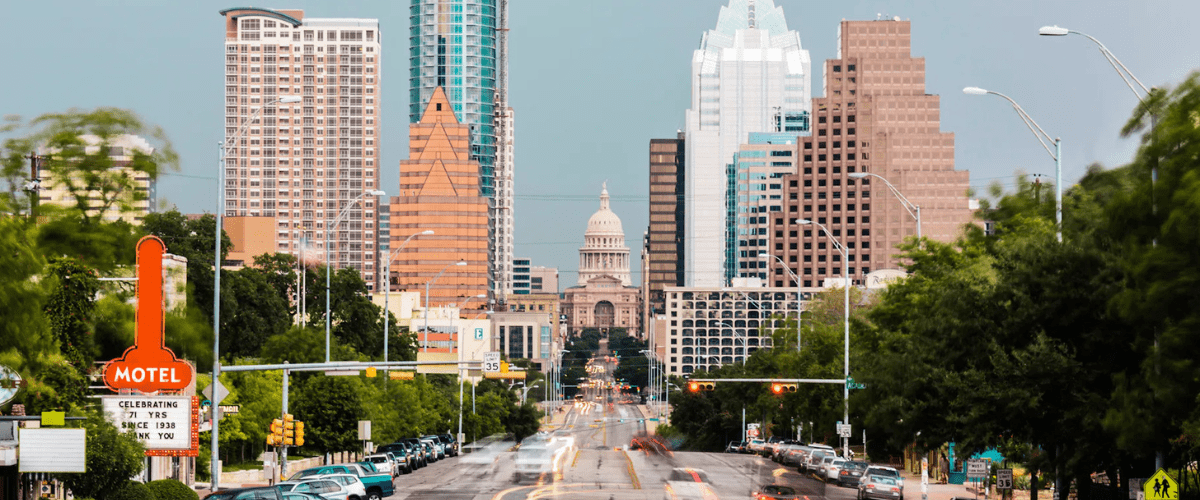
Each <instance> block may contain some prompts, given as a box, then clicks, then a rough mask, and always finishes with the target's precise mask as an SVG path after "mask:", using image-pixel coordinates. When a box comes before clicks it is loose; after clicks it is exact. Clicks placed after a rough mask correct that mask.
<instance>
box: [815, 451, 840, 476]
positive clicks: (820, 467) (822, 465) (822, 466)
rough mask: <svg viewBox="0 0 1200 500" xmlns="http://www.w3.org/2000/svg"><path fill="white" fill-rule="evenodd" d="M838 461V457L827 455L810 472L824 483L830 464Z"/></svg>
mask: <svg viewBox="0 0 1200 500" xmlns="http://www.w3.org/2000/svg"><path fill="white" fill-rule="evenodd" d="M837 459H838V456H837V455H832V454H830V455H825V456H823V457H821V461H820V462H818V463H817V464H816V466H814V467H812V468H810V469H809V470H808V471H809V472H812V473H814V474H816V475H817V479H820V480H822V481H823V480H825V471H826V470H827V469H828V468H829V464H830V463H831V462H833V461H834V460H837Z"/></svg>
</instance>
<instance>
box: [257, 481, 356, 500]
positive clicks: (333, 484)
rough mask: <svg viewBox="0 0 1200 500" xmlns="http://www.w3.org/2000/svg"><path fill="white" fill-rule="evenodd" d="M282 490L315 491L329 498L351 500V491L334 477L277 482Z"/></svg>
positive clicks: (314, 492) (330, 499) (318, 494)
mask: <svg viewBox="0 0 1200 500" xmlns="http://www.w3.org/2000/svg"><path fill="white" fill-rule="evenodd" d="M275 486H278V487H279V489H280V491H297V492H300V493H313V494H315V495H317V496H320V497H321V498H325V499H328V500H349V499H350V492H349V491H348V490H346V488H343V487H342V485H340V484H338V483H337V481H334V480H332V479H321V478H305V479H301V480H299V481H284V482H282V483H279V484H276V485H275Z"/></svg>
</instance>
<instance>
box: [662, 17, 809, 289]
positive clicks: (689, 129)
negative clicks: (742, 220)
mask: <svg viewBox="0 0 1200 500" xmlns="http://www.w3.org/2000/svg"><path fill="white" fill-rule="evenodd" d="M810 64H811V61H810V59H809V55H808V51H806V50H804V49H803V48H802V46H801V45H800V34H799V33H798V32H796V31H794V30H791V31H790V30H788V28H787V22H786V21H785V19H784V16H783V8H782V7H776V6H775V4H774V2H773V1H772V0H730V2H729V5H728V6H725V7H721V12H720V15H719V16H718V18H717V26H716V28H715V29H712V30H709V31H708V32H706V33H705V34H704V37H703V38H702V39H701V42H700V48H699V49H697V50H696V51H695V52H694V53H693V56H692V106H691V108H690V109H688V110H687V113H686V128H685V130H684V141H685V147H686V153H685V155H684V156H685V162H686V163H685V165H686V166H685V169H684V170H685V171H686V172H687V175H686V176H685V187H684V191H685V202H684V203H685V207H684V231H683V232H684V238H685V240H686V243H685V244H684V255H685V257H684V269H685V272H686V274H685V277H684V282H685V284H686V285H687V286H721V285H723V284H724V283H723V281H724V279H725V273H724V269H723V267H724V263H725V251H726V245H728V244H729V243H728V242H729V239H728V238H727V237H726V236H727V235H726V233H725V227H724V226H723V225H722V223H721V221H724V220H726V217H727V215H728V214H727V213H726V211H727V204H726V201H727V200H726V197H727V187H728V176H727V171H726V169H727V166H728V165H729V164H730V163H731V162H732V160H733V154H734V153H736V152H737V151H738V146H739V145H741V144H744V143H746V142H747V140H748V138H749V134H750V133H751V132H805V131H807V130H808V128H809V116H810V114H811V110H812V101H811V97H812V91H811V83H810V76H811V73H810ZM734 205H736V203H735V204H734ZM738 215H741V214H738Z"/></svg>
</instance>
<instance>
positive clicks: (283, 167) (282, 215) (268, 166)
mask: <svg viewBox="0 0 1200 500" xmlns="http://www.w3.org/2000/svg"><path fill="white" fill-rule="evenodd" d="M220 14H221V16H222V17H224V19H225V84H224V85H225V86H224V89H225V92H224V95H225V132H224V137H225V140H226V142H228V141H230V140H232V139H233V137H234V136H236V135H238V134H239V131H240V130H242V128H243V127H245V132H244V133H243V134H241V139H240V140H239V141H238V142H237V143H236V144H230V147H229V149H228V153H227V156H226V159H225V166H224V168H225V186H224V189H225V193H224V197H225V203H224V207H223V208H224V212H225V215H227V216H239V217H266V218H269V220H271V221H272V222H273V224H274V225H275V234H274V235H273V236H272V239H274V240H275V243H274V244H275V251H278V252H282V253H291V254H298V253H299V247H300V240H301V239H302V238H304V237H307V238H308V240H309V241H311V242H312V243H313V246H314V247H315V248H317V249H318V250H320V251H322V252H325V251H328V252H329V253H330V255H329V260H330V264H331V265H332V266H333V267H334V268H347V267H349V268H353V269H355V270H357V271H359V272H360V273H362V276H363V279H364V280H365V281H366V282H367V286H368V287H371V288H374V286H375V285H376V283H377V280H376V271H377V268H376V265H377V261H378V255H377V250H376V246H375V245H376V235H375V221H376V214H375V209H376V201H377V200H375V199H374V197H371V196H365V197H364V196H363V194H364V192H366V191H371V190H376V189H379V167H380V165H379V155H380V144H379V143H377V141H379V140H380V138H379V136H378V135H377V131H379V130H380V129H379V124H380V122H379V120H380V119H381V118H382V117H381V115H380V110H381V109H382V107H381V105H380V104H381V103H380V93H379V92H378V89H379V88H380V83H381V82H380V78H381V73H380V67H381V66H380V65H381V63H382V60H381V57H382V54H381V53H380V46H381V45H380V37H381V35H380V31H379V21H378V20H377V19H347V18H336V19H332V18H331V19H325V18H305V17H304V11H303V10H291V9H287V10H270V9H260V8H250V7H247V8H235V9H226V10H222V11H220ZM281 97H301V98H302V101H301V102H300V103H295V104H277V105H276V104H273V103H274V102H276V101H277V100H278V99H279V98H281ZM260 110H261V111H262V113H261V116H259V117H258V118H256V119H255V120H254V121H253V122H250V118H251V117H252V116H253V115H255V113H257V112H259V111H260ZM355 200H360V201H358V202H355ZM343 214H344V216H343ZM339 216H342V217H341V218H340V220H339ZM335 221H337V222H336V224H335Z"/></svg>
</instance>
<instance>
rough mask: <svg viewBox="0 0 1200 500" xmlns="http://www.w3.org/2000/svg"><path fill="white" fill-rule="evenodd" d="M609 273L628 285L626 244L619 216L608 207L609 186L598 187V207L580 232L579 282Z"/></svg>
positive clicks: (582, 283) (627, 251) (583, 282)
mask: <svg viewBox="0 0 1200 500" xmlns="http://www.w3.org/2000/svg"><path fill="white" fill-rule="evenodd" d="M600 276H611V277H613V278H616V279H618V280H620V281H621V284H622V285H624V286H629V284H630V278H629V247H627V246H625V230H624V229H622V228H621V218H620V217H617V214H616V213H614V212H613V211H612V209H610V208H609V207H608V185H607V183H605V185H604V186H603V187H602V188H601V190H600V210H597V211H596V213H594V214H592V217H591V218H590V219H588V225H587V232H585V233H583V248H580V249H579V285H580V286H583V285H586V284H587V282H588V281H590V280H591V279H592V278H598V277H600Z"/></svg>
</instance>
